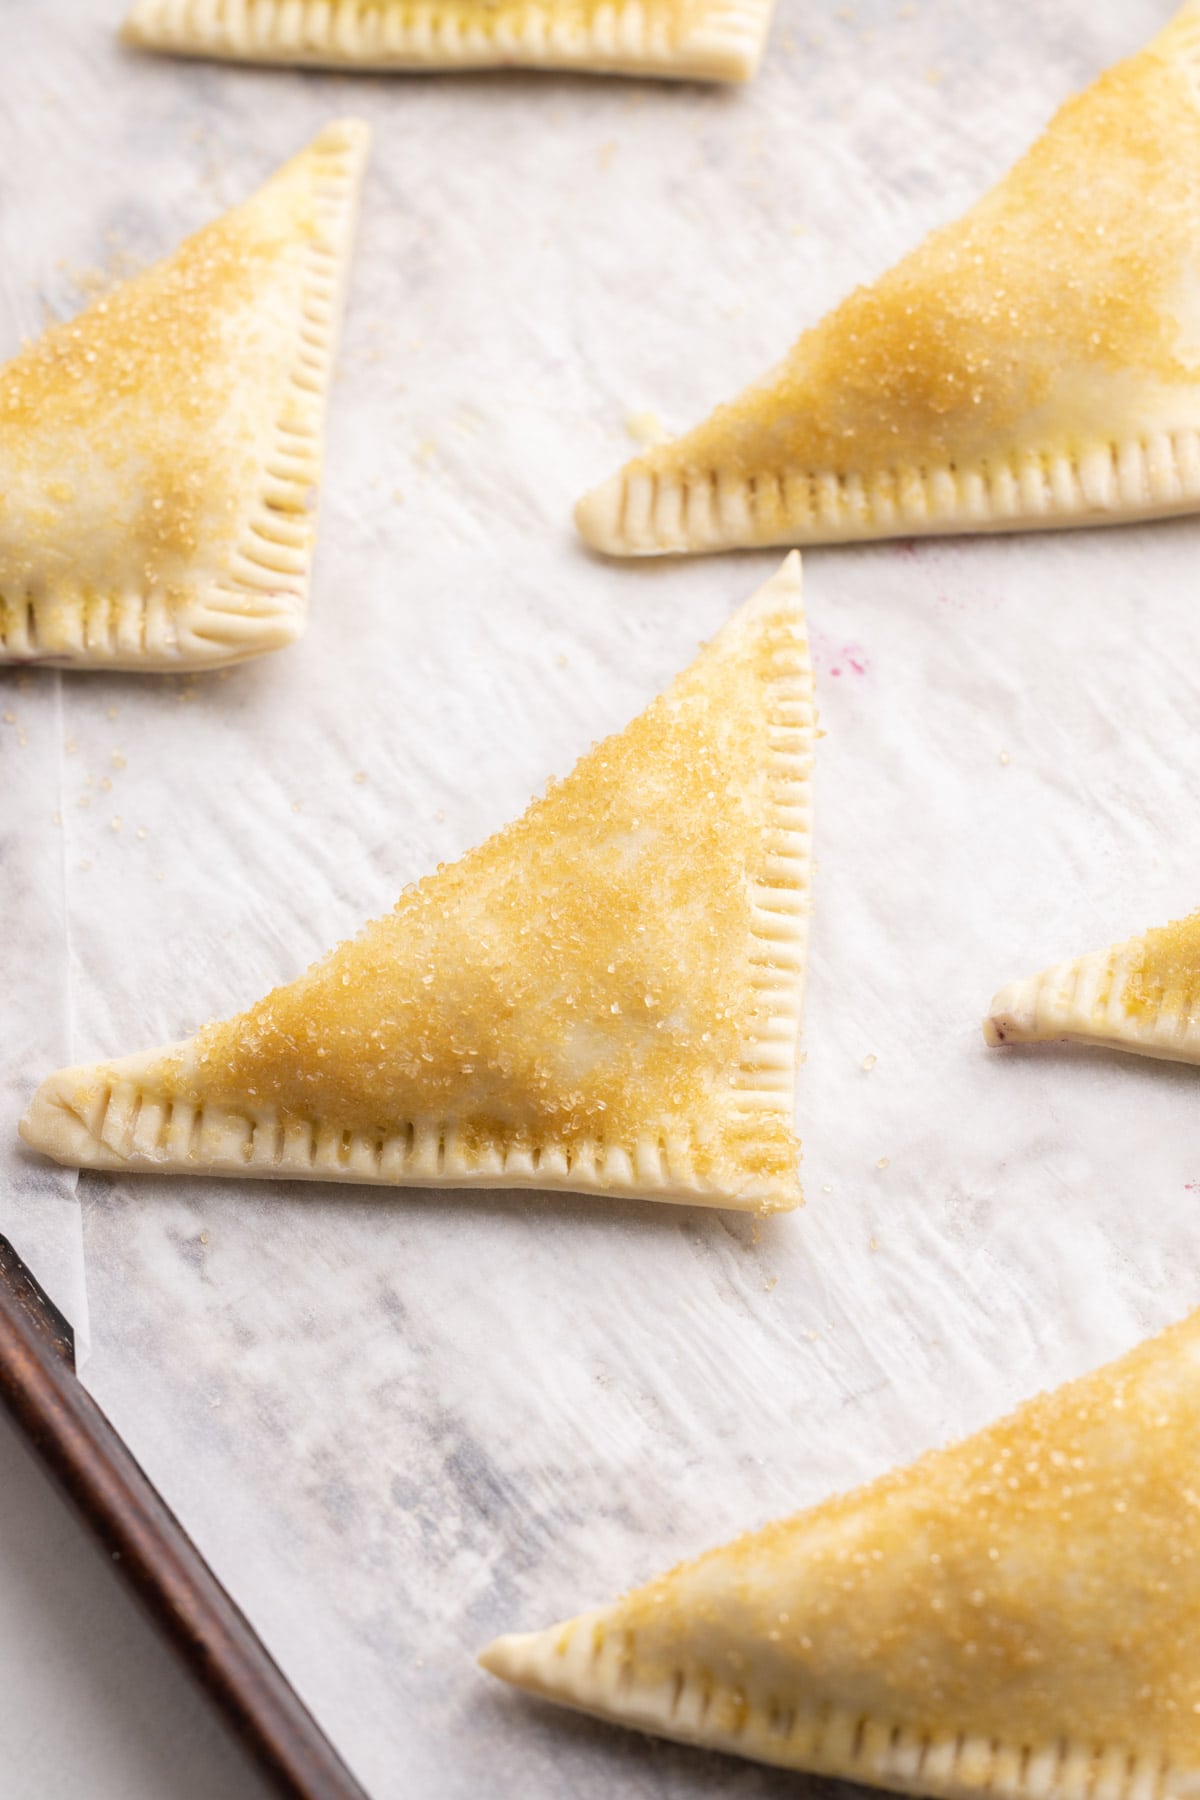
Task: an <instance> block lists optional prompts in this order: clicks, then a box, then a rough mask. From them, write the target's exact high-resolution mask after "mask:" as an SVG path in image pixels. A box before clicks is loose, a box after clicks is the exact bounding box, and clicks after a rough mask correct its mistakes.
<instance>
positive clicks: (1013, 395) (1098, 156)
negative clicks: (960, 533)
mask: <svg viewBox="0 0 1200 1800" xmlns="http://www.w3.org/2000/svg"><path fill="white" fill-rule="evenodd" d="M1170 47H1171V45H1170V40H1169V38H1168V37H1166V36H1164V37H1163V38H1161V39H1159V40H1156V42H1155V43H1154V44H1152V45H1151V46H1150V47H1148V48H1147V49H1146V50H1144V51H1143V52H1141V53H1140V54H1139V55H1137V56H1135V57H1133V58H1131V59H1130V60H1129V61H1127V62H1125V63H1122V64H1120V65H1118V66H1117V67H1116V68H1114V69H1112V70H1110V71H1109V72H1108V73H1107V74H1105V75H1103V76H1102V77H1101V78H1100V79H1099V80H1098V81H1097V82H1096V83H1095V84H1094V85H1093V86H1092V87H1090V88H1089V89H1088V90H1087V91H1086V92H1085V93H1084V94H1082V95H1080V96H1079V97H1078V98H1076V99H1074V100H1072V101H1070V102H1069V103H1068V104H1067V105H1066V106H1064V107H1063V108H1062V110H1061V111H1060V112H1059V114H1058V115H1057V117H1056V119H1055V120H1054V122H1053V124H1052V125H1051V126H1050V128H1049V129H1048V130H1047V132H1046V133H1045V134H1044V135H1043V137H1042V138H1040V139H1039V140H1038V142H1037V143H1036V144H1035V145H1034V146H1033V148H1032V149H1031V150H1030V151H1029V152H1028V154H1027V155H1026V156H1025V157H1024V158H1023V159H1022V160H1021V161H1020V162H1019V163H1018V164H1017V165H1016V167H1015V168H1014V169H1013V170H1012V171H1011V173H1010V174H1009V175H1008V176H1007V177H1006V178H1005V180H1004V181H1003V182H1002V183H1001V184H1000V185H999V186H998V187H997V188H996V189H994V190H993V191H992V192H991V193H990V194H989V195H987V196H986V197H985V198H984V199H983V200H982V201H980V202H979V204H978V205H976V206H975V207H974V208H972V210H971V211H970V212H968V213H967V214H966V215H965V216H964V217H963V218H962V219H960V220H957V221H955V222H954V223H953V224H951V225H949V226H947V227H945V228H944V229H942V230H940V231H937V232H935V233H934V234H933V235H932V236H931V237H929V238H927V239H926V240H925V242H924V243H923V244H921V245H920V246H919V248H918V249H917V250H915V251H914V252H913V253H912V254H911V255H909V256H907V257H906V258H905V259H904V260H903V261H902V262H901V263H899V264H898V265H897V266H896V267H895V268H894V269H892V270H891V271H890V272H889V273H887V274H886V275H884V276H883V277H882V278H881V279H880V280H879V281H877V282H875V283H873V284H872V285H871V286H869V287H863V288H859V289H858V290H857V291H856V292H855V293H853V294H851V295H850V296H849V298H848V299H847V300H845V301H844V302H843V303H842V305H841V306H839V307H838V308H837V309H836V310H835V311H834V312H833V313H832V314H830V315H829V316H828V317H827V318H826V319H825V320H824V321H823V322H822V323H821V324H820V325H818V326H817V327H816V328H815V329H813V330H811V331H809V332H807V333H805V335H804V336H803V337H801V338H800V340H799V341H798V343H797V344H796V346H795V348H794V349H793V350H792V352H791V353H790V355H789V356H788V358H787V360H786V361H785V363H784V364H783V365H782V367H781V368H780V369H778V370H776V371H775V372H774V373H773V374H772V375H771V376H770V377H769V378H768V379H767V380H766V381H765V382H763V383H762V384H761V385H760V386H758V387H752V388H750V389H749V390H747V392H746V393H744V394H743V395H742V396H741V397H740V398H739V399H737V400H735V401H733V402H732V403H731V404H729V405H726V406H722V407H720V408H718V410H717V411H716V412H715V413H714V414H713V415H712V417H711V419H709V420H708V421H707V422H706V423H705V424H704V425H701V426H699V427H698V428H697V429H696V430H694V431H691V432H689V433H688V434H687V435H686V436H685V437H684V438H682V439H680V440H679V441H678V442H677V443H675V444H667V445H664V446H661V447H659V448H656V449H654V450H652V451H650V452H649V453H648V454H647V455H646V456H645V457H642V458H640V459H639V460H638V461H637V462H636V463H635V464H633V465H632V466H631V471H637V470H641V471H644V472H656V473H661V472H664V471H673V472H677V473H681V474H685V475H687V476H700V475H703V474H704V473H706V472H707V471H709V470H712V469H716V470H718V471H720V472H721V473H722V474H723V475H730V476H733V475H745V476H752V475H754V474H756V473H760V472H762V471H765V470H782V469H796V470H806V469H809V470H814V471H817V470H832V471H843V472H846V473H853V474H856V475H859V476H861V477H863V478H864V479H869V478H870V477H871V476H873V475H875V474H877V473H880V472H883V471H887V470H890V469H894V468H896V467H897V466H898V465H900V464H909V463H912V462H914V461H915V462H916V463H917V464H918V465H921V464H925V465H943V464H950V465H953V464H955V463H963V464H974V463H978V462H979V461H981V460H985V459H986V458H987V457H988V456H989V455H1000V454H1004V455H1007V454H1008V453H1009V452H1010V451H1012V450H1013V449H1014V448H1017V449H1019V448H1021V447H1022V446H1028V447H1029V448H1031V449H1033V448H1035V447H1036V448H1037V449H1038V450H1042V451H1046V452H1055V451H1062V452H1066V453H1068V454H1070V453H1076V452H1078V451H1080V450H1082V449H1084V448H1086V447H1087V446H1088V445H1089V444H1091V443H1093V442H1094V441H1096V440H1105V439H1111V438H1112V437H1113V436H1114V435H1115V434H1116V433H1117V432H1119V430H1120V428H1121V426H1122V423H1123V421H1124V418H1125V416H1126V415H1127V414H1128V413H1129V411H1130V407H1131V405H1132V404H1133V403H1135V402H1136V403H1137V404H1138V405H1139V406H1141V407H1143V408H1145V407H1146V404H1147V402H1148V401H1149V402H1151V403H1152V404H1153V406H1154V408H1155V409H1158V408H1161V409H1162V410H1163V412H1164V417H1170V415H1171V411H1172V409H1171V398H1170V397H1171V392H1172V389H1173V388H1175V387H1176V386H1177V385H1178V384H1180V383H1182V384H1184V385H1186V386H1188V387H1191V386H1192V384H1194V383H1195V382H1196V381H1197V379H1198V378H1200V249H1198V248H1197V245H1198V242H1200V239H1198V235H1197V234H1198V229H1200V181H1198V178H1197V175H1196V170H1197V169H1198V168H1200V106H1198V105H1197V99H1196V93H1195V89H1194V85H1193V83H1194V74H1193V71H1192V70H1191V68H1190V67H1188V66H1187V65H1186V64H1185V63H1184V62H1183V61H1182V60H1180V61H1178V62H1174V61H1172V60H1171V58H1170V54H1169V52H1170ZM1191 420H1192V415H1191V414H1189V415H1188V419H1187V421H1185V422H1191Z"/></svg>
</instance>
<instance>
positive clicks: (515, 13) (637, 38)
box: [123, 0, 772, 81]
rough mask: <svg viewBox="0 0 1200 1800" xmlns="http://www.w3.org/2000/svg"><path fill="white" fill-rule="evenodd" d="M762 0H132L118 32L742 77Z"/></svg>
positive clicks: (329, 50) (175, 40)
mask: <svg viewBox="0 0 1200 1800" xmlns="http://www.w3.org/2000/svg"><path fill="white" fill-rule="evenodd" d="M771 5H772V0H327V3H326V4H324V5H320V6H301V5H299V4H298V3H297V0H254V4H253V5H250V6H247V5H244V4H238V3H236V0H215V3H214V0H135V4H134V6H133V8H132V10H131V12H130V13H129V15H128V17H127V19H126V21H125V26H124V31H123V36H124V38H125V41H126V42H127V43H130V44H136V45H138V46H139V47H141V48H142V49H146V50H166V51H172V52H174V53H175V54H177V55H183V56H212V57H220V58H223V59H225V60H228V61H231V62H251V63H285V64H286V63H300V64H308V65H310V66H315V67H317V68H329V69H347V70H354V69H361V70H368V69H374V70H383V71H387V70H393V71H400V70H411V69H416V70H419V69H429V70H435V69H442V70H455V69H495V68H514V67H516V68H531V69H575V70H579V71H582V72H585V73H586V72H590V73H593V74H609V75H614V74H625V75H653V76H658V77H665V78H667V79H672V78H674V79H676V80H690V81H747V80H749V78H750V76H752V75H753V74H754V71H755V70H756V68H757V67H758V63H759V59H760V57H761V55H762V50H763V44H764V42H765V40H766V35H767V26H768V24H769V23H770V17H771Z"/></svg>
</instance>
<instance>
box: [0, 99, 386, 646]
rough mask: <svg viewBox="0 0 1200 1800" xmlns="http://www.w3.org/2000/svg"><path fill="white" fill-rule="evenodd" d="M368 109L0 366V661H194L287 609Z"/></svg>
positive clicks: (287, 626) (275, 630) (317, 458)
mask: <svg viewBox="0 0 1200 1800" xmlns="http://www.w3.org/2000/svg"><path fill="white" fill-rule="evenodd" d="M368 135H369V134H368V131H367V127H366V126H365V125H362V124H359V123H358V122H356V121H342V122H340V123H338V124H334V125H330V126H328V127H327V128H326V129H325V130H324V131H322V132H321V133H320V135H319V136H318V137H316V138H314V140H313V142H312V143H311V144H310V145H309V146H308V148H307V149H306V150H304V151H302V152H301V154H300V155H299V156H297V157H295V158H294V159H293V161H291V162H289V163H288V164H287V165H286V166H285V167H284V168H283V169H281V170H280V171H279V172H278V174H276V175H275V176H273V177H272V179H271V180H270V181H268V182H267V184H266V186H265V187H263V188H261V189H260V190H259V192H258V193H257V194H255V195H254V196H253V197H252V198H251V199H249V200H247V201H246V202H245V203H244V204H243V205H241V206H237V207H235V208H234V209H233V210H232V211H230V212H227V213H226V214H225V215H224V216H223V217H222V218H219V219H217V220H215V221H214V222H213V223H212V224H211V225H207V226H205V227H204V228H203V229H202V230H200V231H198V232H197V233H196V234H195V236H193V237H190V238H188V239H187V240H186V241H185V242H184V243H183V244H182V245H181V246H180V247H179V249H178V250H176V251H175V253H174V254H173V255H172V256H170V257H168V258H167V259H166V261H164V262H161V263H157V264H156V265H155V266H154V267H153V268H151V269H148V270H147V271H146V272H145V273H144V274H142V275H139V276H136V277H135V278H134V279H132V280H130V281H126V282H123V283H122V284H121V285H120V286H119V287H116V288H114V289H113V290H112V292H111V293H108V294H106V295H104V296H103V297H102V298H101V299H99V300H97V301H95V302H94V304H93V305H91V306H89V307H88V308H87V310H86V311H85V312H82V313H80V314H79V316H78V317H77V318H75V319H71V320H69V321H67V322H66V323H65V324H61V325H56V326H53V327H52V328H51V329H50V330H49V331H47V332H46V333H45V334H44V335H43V336H42V337H40V338H39V339H37V340H36V342H34V343H32V344H29V345H27V346H26V348H25V349H23V350H22V351H21V352H20V353H19V355H17V356H16V357H14V358H13V360H12V361H11V362H9V363H6V364H5V365H4V366H3V367H0V664H4V663H49V664H53V665H56V666H69V667H71V668H102V669H131V670H139V671H141V670H164V669H165V670H172V669H173V670H180V669H193V668H215V667H217V666H219V665H220V664H223V663H232V662H238V661H240V660H242V659H243V658H245V657H249V656H258V655H261V654H262V653H263V652H264V651H267V650H277V649H279V648H281V647H282V646H283V645H285V644H288V643H291V642H292V640H293V639H294V638H296V637H298V636H299V635H300V633H301V632H302V631H303V629H304V624H305V616H306V612H307V606H308V586H309V571H310V566H311V562H312V553H313V544H314V538H315V523H316V511H315V508H316V493H317V486H318V483H319V481H320V475H321V450H322V434H323V429H324V414H325V399H326V390H327V388H328V384H329V379H330V374H331V370H332V363H333V356H334V352H335V349H336V342H337V332H338V323H339V318H340V313H341V303H342V294H343V290H344V287H345V283H346V275H347V270H348V266H349V260H350V251H351V245H352V240H353V233H354V223H355V216H356V212H357V204H358V190H359V184H360V180H361V176H362V170H363V165H364V163H365V160H366V152H367V142H368Z"/></svg>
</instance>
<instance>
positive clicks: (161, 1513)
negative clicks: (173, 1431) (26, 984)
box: [0, 1236, 368, 1800]
mask: <svg viewBox="0 0 1200 1800" xmlns="http://www.w3.org/2000/svg"><path fill="white" fill-rule="evenodd" d="M0 1405H3V1406H4V1408H5V1410H6V1411H7V1412H8V1413H9V1414H10V1415H11V1417H12V1418H13V1420H14V1421H15V1423H16V1425H17V1428H18V1430H20V1431H21V1432H22V1434H23V1435H24V1437H25V1438H26V1440H27V1441H28V1443H29V1444H30V1445H31V1446H32V1448H33V1450H34V1451H35V1452H36V1454H37V1455H38V1456H39V1457H40V1459H41V1461H42V1462H43V1464H44V1465H45V1467H46V1469H47V1470H48V1471H49V1473H50V1475H51V1477H52V1478H53V1480H54V1482H55V1484H56V1485H57V1486H58V1488H59V1489H60V1490H61V1491H62V1493H64V1494H65V1495H66V1497H67V1499H68V1500H69V1501H70V1502H71V1504H72V1505H73V1506H74V1507H75V1509H76V1511H77V1512H78V1513H79V1515H80V1517H81V1518H82V1519H83V1521H84V1523H85V1525H86V1526H87V1527H88V1529H89V1531H90V1532H91V1533H92V1535H93V1537H95V1539H96V1540H97V1542H98V1543H99V1544H100V1546H101V1548H102V1549H103V1550H104V1551H106V1552H107V1554H108V1556H109V1558H110V1560H111V1561H112V1562H113V1564H114V1566H115V1567H116V1568H117V1570H118V1571H119V1572H120V1573H121V1574H122V1575H123V1576H124V1579H125V1581H126V1583H127V1584H128V1586H129V1587H130V1588H131V1589H132V1590H133V1592H134V1594H135V1595H136V1596H137V1598H138V1599H139V1601H140V1602H141V1603H142V1605H143V1606H144V1607H145V1609H146V1611H147V1612H148V1613H149V1614H150V1616H151V1618H152V1619H153V1620H154V1622H155V1624H156V1625H157V1626H158V1627H159V1629H160V1630H161V1631H162V1633H163V1634H164V1636H165V1637H166V1638H167V1639H168V1641H169V1642H170V1643H171V1645H172V1646H173V1648H174V1649H175V1650H176V1651H177V1652H178V1654H179V1656H180V1657H181V1658H182V1659H183V1662H184V1663H185V1665H186V1666H187V1667H188V1668H189V1669H190V1670H191V1672H192V1674H193V1675H194V1676H195V1677H196V1679H197V1680H198V1681H199V1682H200V1684H201V1686H202V1687H203V1688H204V1689H205V1691H206V1692H207V1693H208V1695H209V1697H210V1699H211V1700H212V1701H213V1703H214V1705H216V1706H217V1708H218V1709H219V1710H220V1712H221V1713H222V1714H223V1715H224V1717H225V1720H226V1722H227V1724H228V1725H230V1726H231V1727H232V1729H233V1732H234V1734H235V1736H236V1737H238V1738H239V1739H240V1741H241V1743H242V1744H243V1745H244V1747H245V1748H246V1750H247V1751H248V1752H249V1754H250V1756H251V1758H252V1759H253V1760H254V1762H255V1763H256V1764H257V1765H258V1767H259V1768H260V1769H261V1771H262V1772H263V1774H264V1775H265V1776H266V1778H267V1780H268V1781H269V1782H270V1783H271V1784H272V1786H273V1787H274V1788H275V1790H276V1791H277V1792H278V1793H280V1794H283V1795H286V1796H287V1797H288V1800H368V1797H367V1795H366V1793H365V1791H364V1790H363V1788H361V1787H360V1786H359V1784H358V1782H357V1781H356V1780H355V1779H354V1776H353V1775H352V1774H351V1773H350V1771H349V1769H347V1767H346V1765H345V1764H344V1763H343V1762H342V1760H341V1758H340V1757H339V1756H338V1754H337V1752H336V1750H334V1748H333V1746H332V1744H331V1743H330V1742H329V1740H328V1738H327V1737H326V1736H325V1734H324V1733H323V1732H322V1731H321V1729H320V1727H319V1726H318V1725H317V1723H316V1721H315V1720H314V1718H313V1717H312V1714H311V1713H310V1712H309V1711H308V1709H307V1708H306V1707H305V1706H303V1705H302V1704H301V1701H300V1699H299V1697H298V1696H297V1695H296V1693H295V1691H294V1690H293V1689H292V1688H291V1687H290V1686H289V1684H288V1682H287V1681H286V1680H285V1679H284V1676H283V1674H282V1673H281V1671H280V1669H279V1667H278V1665H277V1664H276V1663H275V1662H274V1660H273V1659H272V1658H271V1656H270V1655H269V1654H268V1652H267V1650H266V1649H265V1647H264V1646H263V1644H262V1643H261V1641H260V1640H259V1638H258V1637H256V1635H255V1633H254V1632H253V1631H252V1630H251V1628H250V1625H249V1623H248V1622H247V1620H246V1618H245V1616H244V1615H243V1614H242V1613H241V1612H240V1611H239V1610H238V1608H237V1607H236V1606H235V1605H234V1603H233V1601H232V1600H231V1599H230V1597H229V1595H228V1594H227V1593H226V1592H225V1589H224V1588H223V1587H222V1586H221V1584H220V1582H219V1581H218V1580H217V1578H216V1576H215V1575H214V1574H213V1572H212V1570H211V1569H210V1568H209V1566H208V1564H207V1563H206V1562H205V1561H204V1558H203V1557H202V1556H201V1555H200V1552H199V1551H198V1550H197V1549H196V1546H195V1545H194V1544H193V1543H192V1541H191V1539H190V1538H189V1537H188V1535H187V1533H186V1532H185V1531H184V1529H183V1527H182V1525H181V1524H180V1523H179V1520H178V1519H177V1518H176V1517H175V1515H174V1513H173V1512H171V1510H170V1508H169V1507H168V1506H167V1505H166V1504H165V1502H164V1501H163V1500H162V1498H161V1496H160V1495H159V1493H158V1492H157V1490H156V1489H155V1488H154V1487H153V1486H152V1484H151V1483H150V1481H149V1479H148V1478H147V1477H146V1475H145V1474H144V1473H143V1472H142V1470H141V1468H140V1467H139V1466H138V1464H137V1463H136V1462H135V1461H134V1459H133V1457H132V1456H131V1454H130V1452H129V1451H128V1449H127V1448H126V1446H125V1444H124V1442H123V1441H122V1439H121V1438H120V1437H119V1436H118V1435H117V1433H116V1431H115V1430H114V1429H113V1427H112V1426H111V1425H110V1424H109V1422H108V1420H107V1419H106V1418H105V1416H104V1414H103V1412H101V1410H100V1408H99V1407H98V1406H97V1405H96V1402H95V1401H94V1400H93V1399H92V1397H91V1395H90V1394H89V1393H88V1391H87V1389H86V1388H85V1387H84V1386H83V1383H82V1382H81V1381H80V1380H79V1378H78V1376H77V1375H76V1374H75V1346H74V1336H73V1333H72V1331H71V1327H70V1325H69V1324H68V1323H67V1321H66V1320H65V1319H64V1318H63V1316H62V1314H61V1313H60V1312H59V1311H58V1309H57V1307H56V1306H55V1305H54V1304H53V1302H52V1301H51V1300H50V1299H49V1297H48V1296H47V1295H46V1294H45V1293H44V1292H43V1290H42V1289H41V1288H40V1287H39V1286H38V1283H37V1282H36V1281H35V1280H34V1278H33V1276H32V1275H31V1274H30V1272H29V1270H28V1269H27V1268H26V1267H25V1265H24V1263H23V1262H22V1261H21V1259H20V1257H19V1256H18V1255H17V1253H16V1251H15V1250H14V1249H13V1247H12V1245H11V1244H10V1243H9V1241H8V1239H7V1238H5V1237H3V1236H0Z"/></svg>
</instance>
